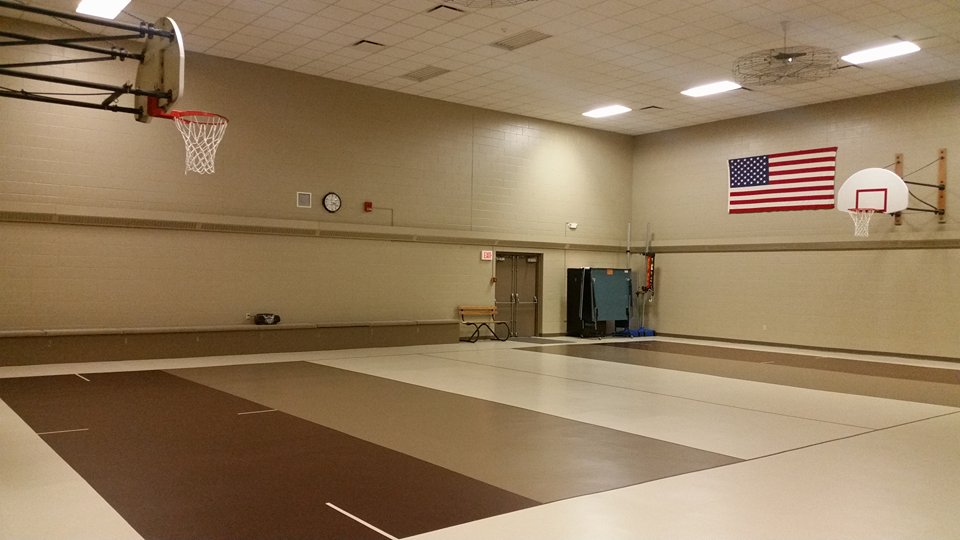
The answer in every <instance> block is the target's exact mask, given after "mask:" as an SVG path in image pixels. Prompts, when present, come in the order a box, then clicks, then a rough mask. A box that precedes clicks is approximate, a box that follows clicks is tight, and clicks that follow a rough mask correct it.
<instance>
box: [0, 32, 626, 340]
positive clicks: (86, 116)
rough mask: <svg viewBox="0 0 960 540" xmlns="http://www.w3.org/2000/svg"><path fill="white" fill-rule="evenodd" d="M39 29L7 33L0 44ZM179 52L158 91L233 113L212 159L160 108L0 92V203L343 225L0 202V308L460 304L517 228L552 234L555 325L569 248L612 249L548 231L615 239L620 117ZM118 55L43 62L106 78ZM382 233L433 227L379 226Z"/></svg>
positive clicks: (296, 317) (85, 321) (135, 316)
mask: <svg viewBox="0 0 960 540" xmlns="http://www.w3.org/2000/svg"><path fill="white" fill-rule="evenodd" d="M2 24H3V26H4V28H8V29H9V30H10V31H22V32H24V33H35V34H44V33H49V32H50V30H49V29H47V28H45V27H41V26H37V25H33V24H29V23H25V22H23V21H13V20H3V21H2ZM51 50H52V49H50V48H46V49H45V50H43V51H42V52H31V51H29V50H28V49H25V48H19V47H18V48H14V47H5V48H0V60H4V61H20V60H49V59H52V57H51V56H50V54H51ZM53 54H59V53H57V52H54V53H53ZM68 54H71V53H68ZM186 65H187V70H186V90H185V93H184V96H183V98H182V100H181V101H180V102H179V103H178V104H177V106H176V107H177V108H180V109H201V110H210V111H214V112H217V113H220V114H223V115H225V116H227V117H228V118H230V119H231V123H230V126H229V128H228V130H227V133H226V137H225V139H224V141H223V143H222V145H221V147H220V149H219V150H218V154H217V171H216V174H214V175H205V176H201V175H197V174H193V173H191V174H186V175H185V174H184V173H183V144H182V141H181V140H180V136H179V134H178V133H177V132H176V130H175V128H174V126H173V125H171V123H169V122H167V121H164V120H156V119H155V120H153V121H152V122H151V123H150V124H147V125H144V124H140V123H137V122H135V121H134V120H133V118H132V116H130V115H126V114H120V113H108V112H103V111H92V110H86V109H77V108H72V107H66V106H57V105H47V104H39V103H33V102H27V101H19V100H13V99H2V100H0V211H6V212H33V213H50V214H73V213H82V214H85V215H92V216H97V215H106V216H113V217H116V216H121V217H126V218H131V219H153V218H155V217H156V216H162V217H163V219H170V220H178V219H185V220H196V221H205V222H211V221H212V222H218V221H228V222H230V223H234V224H245V223H247V224H252V225H264V224H266V225H270V226H281V227H282V226H285V224H287V223H295V224H297V225H298V226H302V225H304V224H308V225H310V226H312V227H314V228H317V229H319V230H320V231H326V232H327V233H328V234H327V236H329V234H330V233H331V231H333V234H335V235H339V236H343V238H300V237H285V236H262V235H246V234H220V233H208V232H178V231H163V230H149V229H126V228H102V227H86V226H69V225H38V224H27V223H0V284H2V287H0V330H3V329H51V328H97V327H144V326H170V325H185V326H190V325H207V324H233V323H237V322H241V321H242V320H243V319H242V317H243V315H244V314H245V313H246V312H256V311H272V312H276V313H280V314H281V315H282V316H283V317H284V320H285V321H289V322H329V321H377V320H398V319H401V320H417V319H420V320H423V319H440V318H453V317H455V316H456V306H457V305H458V304H481V303H492V301H493V289H492V287H491V285H490V283H489V277H490V275H491V272H492V267H491V264H492V263H489V262H481V261H480V250H481V249H484V248H486V249H507V247H509V246H511V245H513V246H516V245H517V244H518V243H519V244H521V247H520V248H516V249H514V248H510V250H512V251H525V250H527V251H528V250H529V249H528V248H526V247H523V246H527V245H529V244H530V243H534V244H538V245H541V246H557V247H549V248H546V249H544V248H542V247H541V248H538V251H540V252H544V254H545V257H544V260H545V270H544V276H545V283H544V291H545V295H544V299H543V300H544V307H543V310H544V322H543V327H542V330H543V332H545V333H561V332H563V330H564V322H563V319H564V316H563V313H564V309H565V308H564V305H565V304H564V299H563V294H564V290H565V289H564V280H565V274H564V272H563V266H562V265H563V264H565V258H569V257H573V258H575V259H576V261H577V264H599V262H594V261H604V260H606V259H607V258H608V255H607V254H604V253H602V252H596V251H583V252H577V251H576V250H571V249H564V247H563V246H565V245H567V244H568V243H572V244H581V245H585V246H588V247H590V246H593V245H604V246H617V245H623V244H624V242H625V240H626V239H625V226H626V222H627V221H629V219H630V198H629V197H628V196H626V195H627V194H629V193H630V190H631V175H632V170H631V164H632V155H631V152H632V139H631V138H630V137H627V136H623V135H616V134H611V133H606V132H601V131H595V130H588V129H582V128H576V127H571V126H566V125H562V124H556V123H550V122H543V121H539V120H534V119H529V118H523V117H519V116H513V115H507V114H501V113H495V112H490V111H485V110H481V109H475V108H469V107H463V106H458V105H454V104H449V103H444V102H440V101H435V100H428V99H423V98H419V97H414V96H409V95H403V94H399V93H394V92H388V91H382V90H376V89H371V88H364V87H360V86H356V85H350V84H345V83H340V82H336V81H331V80H325V79H321V78H318V77H311V76H307V75H303V74H298V73H293V72H289V71H281V70H277V69H271V68H266V67H263V66H256V65H251V64H246V63H241V62H234V61H229V60H224V59H219V58H212V57H206V56H202V55H194V54H188V58H187V64H186ZM135 67H136V64H135V63H130V62H124V63H120V62H114V63H102V64H83V65H78V66H71V67H68V68H55V69H54V70H53V71H54V73H53V74H55V75H60V76H68V77H71V78H90V79H92V80H97V81H102V82H110V83H112V84H120V83H122V82H124V81H127V80H131V79H132V78H133V75H134V70H135ZM0 83H2V84H3V85H5V86H9V87H14V88H28V89H31V90H39V89H43V88H44V86H45V85H43V84H42V83H37V82H33V81H23V80H19V79H9V78H3V79H2V80H0ZM59 90H62V88H59ZM131 101H132V100H127V99H126V98H125V99H124V101H123V102H122V103H121V104H123V105H130V104H131ZM298 191H308V192H312V193H313V194H314V207H313V208H311V209H298V208H296V205H295V200H296V199H295V197H296V192H298ZM328 191H336V192H338V193H339V194H340V195H341V196H342V197H343V201H344V207H343V209H342V210H341V211H340V212H339V213H337V214H328V213H327V212H325V211H324V210H323V209H322V208H321V207H320V203H319V201H320V198H321V197H322V196H323V194H324V193H326V192H328ZM366 200H369V201H372V202H373V203H374V209H375V210H374V212H372V213H364V212H363V210H362V204H363V201H366ZM569 221H576V222H579V223H580V227H579V228H578V229H577V230H576V231H570V230H568V229H567V228H566V226H565V224H566V223H567V222H569ZM398 233H403V234H404V235H405V237H407V238H412V237H414V236H417V235H423V234H426V235H429V236H431V237H438V236H440V237H443V238H444V240H443V242H444V243H433V242H427V243H424V242H417V241H405V242H396V241H389V239H384V238H385V237H390V236H391V235H394V234H398ZM365 235H369V236H373V237H374V238H377V239H374V240H363V239H358V237H363V236H365ZM504 246H507V247H504Z"/></svg>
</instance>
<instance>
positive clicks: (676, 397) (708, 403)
mask: <svg viewBox="0 0 960 540" xmlns="http://www.w3.org/2000/svg"><path fill="white" fill-rule="evenodd" d="M429 356H433V357H434V358H438V359H440V360H449V361H453V362H462V363H464V364H470V365H474V366H486V367H490V368H494V369H502V370H506V371H515V372H518V373H528V374H531V375H541V376H543V377H551V378H554V379H560V380H564V381H574V382H580V383H584V384H594V385H597V386H604V387H607V388H616V389H618V390H628V391H632V392H640V393H643V394H650V395H654V396H662V397H670V398H674V399H682V400H684V401H691V402H694V403H703V404H705V405H715V406H717V407H727V408H730V409H737V410H741V411H750V412H755V413H760V414H769V415H773V416H780V417H783V418H795V419H797V420H808V421H810V422H821V423H824V424H831V425H836V426H843V427H850V428H856V429H865V430H868V431H869V430H873V429H878V428H872V427H869V426H859V425H856V424H845V423H843V422H831V421H830V420H820V419H817V418H808V417H805V416H797V415H792V414H783V413H776V412H770V411H763V410H760V409H752V408H749V407H738V406H736V405H728V404H725V403H716V402H713V401H706V400H702V399H695V398H691V397H685V396H676V395H673V394H665V393H663V392H652V391H650V390H640V389H637V388H630V387H628V386H618V385H615V384H607V383H600V382H594V381H586V380H583V379H573V378H570V377H561V376H560V375H551V374H547V373H540V372H537V371H527V370H524V369H517V368H510V367H503V366H491V365H490V364H484V363H482V362H471V361H469V360H460V359H453V358H444V357H442V356H434V355H429ZM585 360H590V359H589V358H586V359H585ZM601 361H602V360H601ZM627 365H629V364H627ZM642 367H647V366H642ZM653 369H657V368H653ZM737 380H739V379H737ZM765 384H772V383H765ZM791 388H792V387H791ZM850 395H855V394H850ZM877 399H882V398H877Z"/></svg>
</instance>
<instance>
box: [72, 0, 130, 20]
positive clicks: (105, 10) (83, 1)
mask: <svg viewBox="0 0 960 540" xmlns="http://www.w3.org/2000/svg"><path fill="white" fill-rule="evenodd" d="M129 3H130V0H80V5H79V6H77V13H83V14H84V15H93V16H94V17H102V18H104V19H116V18H117V15H119V14H120V12H121V11H123V8H125V7H127V4H129Z"/></svg>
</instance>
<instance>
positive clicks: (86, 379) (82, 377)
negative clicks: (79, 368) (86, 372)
mask: <svg viewBox="0 0 960 540" xmlns="http://www.w3.org/2000/svg"><path fill="white" fill-rule="evenodd" d="M74 375H76V376H77V377H80V378H81V379H83V380H85V381H87V382H90V379H88V378H86V377H84V376H83V375H81V374H79V373H74Z"/></svg>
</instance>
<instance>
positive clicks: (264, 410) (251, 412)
mask: <svg viewBox="0 0 960 540" xmlns="http://www.w3.org/2000/svg"><path fill="white" fill-rule="evenodd" d="M265 412H277V410H276V409H263V410H262V411H247V412H238V413H237V416H240V415H242V414H260V413H265Z"/></svg>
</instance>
